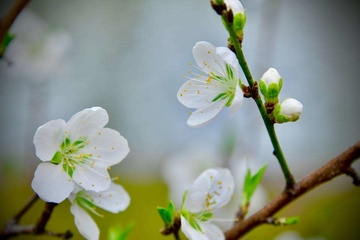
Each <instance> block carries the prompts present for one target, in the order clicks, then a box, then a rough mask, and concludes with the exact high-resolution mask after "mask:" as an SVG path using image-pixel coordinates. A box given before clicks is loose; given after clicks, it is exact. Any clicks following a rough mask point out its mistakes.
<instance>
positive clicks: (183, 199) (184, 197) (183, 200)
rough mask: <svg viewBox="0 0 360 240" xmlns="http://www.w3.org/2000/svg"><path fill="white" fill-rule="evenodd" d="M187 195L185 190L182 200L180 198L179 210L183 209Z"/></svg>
mask: <svg viewBox="0 0 360 240" xmlns="http://www.w3.org/2000/svg"><path fill="white" fill-rule="evenodd" d="M187 195H188V191H187V190H186V191H185V192H184V196H183V198H182V203H181V208H180V209H182V208H183V206H184V203H185V200H186V197H187Z"/></svg>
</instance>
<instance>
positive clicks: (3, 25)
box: [0, 0, 30, 42]
mask: <svg viewBox="0 0 360 240" xmlns="http://www.w3.org/2000/svg"><path fill="white" fill-rule="evenodd" d="M29 1H30V0H16V1H15V2H14V4H13V5H12V7H11V8H10V10H9V12H8V13H7V15H6V16H5V17H4V18H3V19H1V22H0V42H2V41H3V39H4V36H5V34H6V32H7V31H8V30H9V29H10V27H11V25H12V24H13V22H14V21H15V19H16V17H17V16H18V15H19V13H20V12H21V10H23V8H24V7H25V6H26V4H27V3H28V2H29Z"/></svg>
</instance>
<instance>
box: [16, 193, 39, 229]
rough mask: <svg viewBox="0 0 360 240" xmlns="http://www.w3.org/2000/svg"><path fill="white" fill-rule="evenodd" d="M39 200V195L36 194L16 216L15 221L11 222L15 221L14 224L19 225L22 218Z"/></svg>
mask: <svg viewBox="0 0 360 240" xmlns="http://www.w3.org/2000/svg"><path fill="white" fill-rule="evenodd" d="M38 199H39V196H38V195H37V194H34V195H33V196H32V197H31V198H30V199H29V201H28V202H27V203H26V205H25V206H24V207H23V208H22V209H21V210H20V211H19V213H18V214H16V215H15V216H14V218H13V219H11V220H10V221H13V222H14V223H19V221H20V218H22V216H23V215H24V214H25V213H26V212H27V211H28V210H29V209H30V208H31V207H32V205H34V203H35V202H36V201H37V200H38Z"/></svg>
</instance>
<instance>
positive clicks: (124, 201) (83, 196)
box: [69, 183, 130, 240]
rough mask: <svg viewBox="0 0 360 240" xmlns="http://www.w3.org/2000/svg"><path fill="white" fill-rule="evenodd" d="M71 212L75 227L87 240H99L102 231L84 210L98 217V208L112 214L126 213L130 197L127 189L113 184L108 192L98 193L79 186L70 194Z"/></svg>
mask: <svg viewBox="0 0 360 240" xmlns="http://www.w3.org/2000/svg"><path fill="white" fill-rule="evenodd" d="M69 201H70V202H71V204H72V205H71V207H70V211H71V213H72V214H73V215H74V218H75V225H76V227H77V228H78V230H79V232H80V233H81V235H83V237H85V238H86V239H90V240H92V239H94V240H97V239H99V235H100V231H99V228H98V227H97V225H96V223H95V222H94V220H93V219H92V218H91V216H90V215H89V214H88V213H87V212H86V211H85V210H84V209H86V210H89V211H91V212H93V213H95V214H96V215H98V216H102V215H100V214H99V213H98V212H97V211H96V206H98V207H100V208H102V209H104V210H107V211H109V212H112V213H118V212H120V211H124V210H125V209H126V208H127V207H128V206H129V204H130V196H129V194H128V193H127V192H126V191H125V189H124V188H123V187H122V186H121V185H119V184H115V183H111V184H110V187H109V189H108V190H106V191H102V192H99V193H96V192H94V191H85V190H82V189H81V188H80V187H79V186H76V187H75V190H74V191H73V192H72V193H71V194H70V196H69Z"/></svg>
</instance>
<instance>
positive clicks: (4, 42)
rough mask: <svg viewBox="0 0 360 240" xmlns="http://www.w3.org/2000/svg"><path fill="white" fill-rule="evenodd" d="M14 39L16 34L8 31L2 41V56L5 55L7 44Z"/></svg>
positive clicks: (0, 48) (0, 54) (0, 44)
mask: <svg viewBox="0 0 360 240" xmlns="http://www.w3.org/2000/svg"><path fill="white" fill-rule="evenodd" d="M13 39H14V35H11V34H10V33H9V32H6V34H5V36H4V39H3V40H2V41H1V43H0V57H1V56H3V55H4V53H5V50H6V48H7V46H9V44H10V42H11V41H12V40H13Z"/></svg>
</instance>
